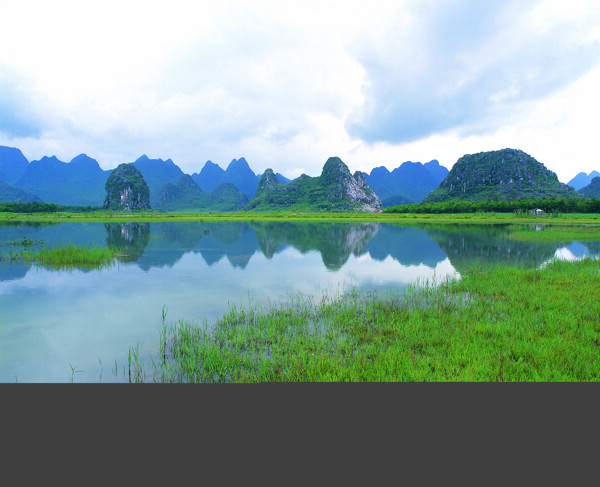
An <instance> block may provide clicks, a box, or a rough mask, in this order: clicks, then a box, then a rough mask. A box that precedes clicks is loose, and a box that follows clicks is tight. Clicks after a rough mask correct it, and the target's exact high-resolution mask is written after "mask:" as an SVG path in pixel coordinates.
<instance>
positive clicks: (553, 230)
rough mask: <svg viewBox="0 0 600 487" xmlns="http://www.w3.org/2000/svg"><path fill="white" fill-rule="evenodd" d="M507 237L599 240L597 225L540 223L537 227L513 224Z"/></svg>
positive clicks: (543, 239) (523, 239)
mask: <svg viewBox="0 0 600 487" xmlns="http://www.w3.org/2000/svg"><path fill="white" fill-rule="evenodd" d="M511 230H512V231H511V233H510V234H509V236H508V238H509V239H510V240H519V241H523V242H525V241H527V242H529V241H548V242H566V241H573V240H577V241H585V240H600V227H598V226H567V225H560V226H559V225H553V226H546V225H541V226H539V228H537V229H536V228H535V227H534V228H531V227H530V228H523V226H513V227H512V228H511Z"/></svg>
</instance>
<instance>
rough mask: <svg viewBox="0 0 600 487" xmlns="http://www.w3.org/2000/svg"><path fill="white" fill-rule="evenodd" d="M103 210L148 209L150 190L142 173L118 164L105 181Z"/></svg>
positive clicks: (129, 165)
mask: <svg viewBox="0 0 600 487" xmlns="http://www.w3.org/2000/svg"><path fill="white" fill-rule="evenodd" d="M105 189H106V199H105V200H104V208H105V209H108V210H126V211H131V210H145V209H149V208H150V190H149V189H148V185H147V184H146V181H144V177H143V176H142V173H141V172H140V171H139V169H137V168H136V167H135V166H134V165H132V164H119V165H118V166H117V167H116V168H115V169H114V170H113V172H112V173H111V174H110V176H108V179H107V180H106V185H105Z"/></svg>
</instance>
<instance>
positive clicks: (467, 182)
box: [423, 149, 577, 203]
mask: <svg viewBox="0 0 600 487" xmlns="http://www.w3.org/2000/svg"><path fill="white" fill-rule="evenodd" d="M576 196H577V193H575V191H574V190H573V188H571V187H570V186H567V185H566V184H563V183H561V182H559V181H558V177H557V176H556V174H555V173H554V172H552V171H550V170H548V169H546V167H545V166H544V165H543V164H542V163H541V162H538V161H536V160H535V159H534V158H533V157H531V156H530V155H529V154H526V153H525V152H523V151H521V150H517V149H502V150H499V151H491V152H480V153H478V154H467V155H464V156H462V157H461V158H460V159H459V160H458V161H457V162H456V164H454V166H453V167H452V169H451V170H450V172H449V173H448V175H447V176H446V177H445V178H444V180H443V181H442V182H441V183H440V184H439V186H438V187H437V188H436V189H435V190H434V191H432V192H431V193H429V194H428V195H427V196H426V197H425V199H424V200H423V203H434V202H438V201H452V200H469V201H482V200H492V201H507V200H513V199H518V198H532V199H538V198H553V197H555V198H573V197H576Z"/></svg>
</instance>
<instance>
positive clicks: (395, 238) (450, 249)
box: [0, 222, 600, 280]
mask: <svg viewBox="0 0 600 487" xmlns="http://www.w3.org/2000/svg"><path fill="white" fill-rule="evenodd" d="M508 234H509V229H508V226H507V225H469V224H445V225H430V224H428V225H422V226H401V225H395V224H386V223H374V222H368V223H321V222H215V223H205V222H168V223H136V222H132V223H103V224H102V223H84V224H81V223H60V224H52V225H39V224H14V223H11V224H0V256H2V255H3V253H2V252H4V254H6V244H7V243H8V242H11V241H13V240H17V239H22V238H23V237H24V236H27V237H29V238H31V239H34V240H42V241H44V242H45V245H46V246H48V247H52V246H59V245H65V244H67V243H73V244H75V245H96V246H103V245H106V246H108V247H109V248H113V249H115V250H116V251H117V259H118V261H119V262H123V263H128V262H133V263H135V264H136V265H137V266H138V267H139V268H140V269H142V270H144V271H148V270H150V269H152V268H154V267H173V266H174V265H175V264H176V263H177V262H178V261H180V260H181V258H182V257H183V256H184V255H185V254H186V253H190V252H191V253H193V254H200V256H201V257H202V259H203V260H204V262H206V264H207V265H209V266H211V265H213V264H215V263H217V262H220V261H221V260H222V259H223V258H225V259H227V261H228V262H229V263H230V264H231V265H232V266H233V267H235V268H240V269H245V268H246V267H247V265H248V263H249V262H250V260H251V259H252V257H253V256H254V255H255V254H257V253H260V254H262V255H264V256H265V257H266V258H267V259H272V258H273V257H274V256H275V255H276V254H278V253H281V252H283V251H284V250H285V249H287V248H290V247H292V248H294V249H296V250H298V251H299V252H300V253H301V254H303V255H304V254H306V253H308V252H318V253H319V254H320V255H321V259H322V261H323V265H324V266H325V268H326V269H327V270H329V271H333V272H335V271H338V270H340V269H341V268H342V267H343V266H344V265H345V264H346V262H347V261H348V259H349V258H350V256H354V257H359V256H362V255H365V254H368V255H369V256H370V257H371V258H372V259H374V260H375V261H380V262H381V261H384V260H385V259H387V258H389V257H391V258H392V259H394V260H395V261H397V262H398V263H400V264H402V265H404V266H418V265H424V266H427V267H429V268H432V269H433V268H435V267H436V266H437V265H438V264H439V263H440V262H442V261H444V260H445V259H446V258H448V259H449V260H450V263H451V264H452V266H453V267H454V268H455V269H456V270H457V271H458V272H460V273H465V272H468V271H469V270H471V269H473V268H475V267H477V268H480V269H481V268H485V267H487V266H491V265H497V264H501V265H518V266H522V267H528V268H534V267H539V266H540V265H542V264H543V263H544V262H547V261H548V260H549V259H551V258H553V257H554V256H559V257H560V256H561V255H576V256H579V257H581V256H583V255H598V254H599V253H600V240H599V241H591V242H585V243H577V242H575V243H573V242H549V241H543V242H523V241H513V240H510V239H509V238H508ZM573 245H575V247H573ZM568 246H572V247H573V252H574V253H573V252H569V253H568V254H565V252H564V251H561V249H563V248H565V247H568ZM30 267H31V264H27V263H24V262H12V263H9V262H7V259H6V258H5V259H4V260H2V261H0V280H8V279H19V278H21V277H23V276H24V275H25V274H26V272H27V270H28V269H29V268H30Z"/></svg>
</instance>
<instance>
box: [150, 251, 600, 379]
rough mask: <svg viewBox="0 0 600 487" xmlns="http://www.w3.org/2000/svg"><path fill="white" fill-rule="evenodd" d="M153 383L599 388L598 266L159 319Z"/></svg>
mask: <svg viewBox="0 0 600 487" xmlns="http://www.w3.org/2000/svg"><path fill="white" fill-rule="evenodd" d="M162 318H163V332H162V336H161V358H160V364H159V366H156V364H154V365H155V367H154V372H153V377H152V378H151V379H150V380H154V381H157V382H261V381H269V382H271V381H361V382H370V381H597V380H599V379H600V261H598V260H591V259H585V260H583V261H579V262H560V261H554V262H552V263H551V264H550V265H548V266H546V267H545V268H544V269H538V270H527V269H519V268H516V267H514V268H513V267H508V268H507V267H496V268H494V269H491V270H486V271H476V272H473V273H471V274H469V275H467V276H464V277H463V279H461V280H460V281H456V280H454V281H450V280H448V281H446V282H444V283H442V284H441V285H439V286H433V285H429V284H426V285H420V286H413V287H411V288H409V289H408V290H407V291H406V292H404V293H396V294H387V295H381V294H377V293H374V292H362V291H356V290H354V291H351V292H348V293H345V294H343V295H341V296H340V295H327V294H324V295H323V296H322V297H321V298H320V299H315V298H313V297H311V296H302V295H297V296H296V297H294V298H293V299H290V300H288V302H286V303H283V304H269V305H266V306H262V305H251V306H248V307H242V308H238V307H234V306H232V307H230V309H229V311H228V312H227V313H226V314H225V315H224V316H222V317H221V318H220V319H218V320H217V321H216V323H214V324H212V325H210V326H209V324H208V323H207V322H204V323H202V324H198V323H193V322H191V321H187V320H179V321H177V322H171V323H170V324H168V325H167V324H166V311H165V309H163V317H162Z"/></svg>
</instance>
